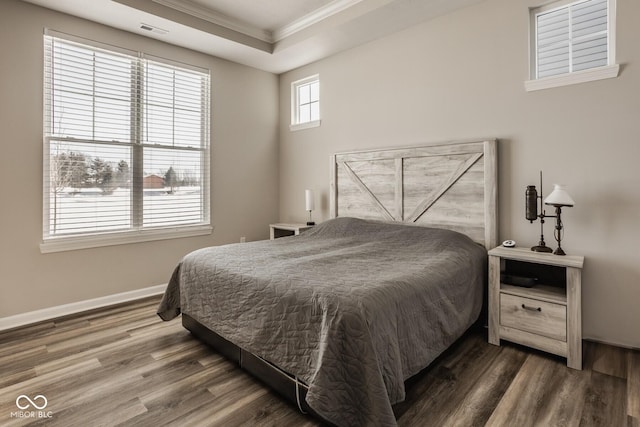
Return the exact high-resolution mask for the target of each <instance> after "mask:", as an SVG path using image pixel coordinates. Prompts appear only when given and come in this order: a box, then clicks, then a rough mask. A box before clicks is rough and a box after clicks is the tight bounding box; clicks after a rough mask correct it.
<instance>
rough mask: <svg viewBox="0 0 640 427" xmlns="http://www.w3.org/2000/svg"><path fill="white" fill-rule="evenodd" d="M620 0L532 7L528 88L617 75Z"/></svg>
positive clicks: (581, 0)
mask: <svg viewBox="0 0 640 427" xmlns="http://www.w3.org/2000/svg"><path fill="white" fill-rule="evenodd" d="M618 69H619V67H618V65H616V64H615V0H579V1H568V0H559V1H555V2H552V3H550V4H547V5H545V6H541V7H537V8H534V9H531V80H530V81H528V82H526V83H525V86H526V88H527V90H536V89H545V88H548V87H554V86H563V85H567V84H573V83H581V82H586V81H591V80H599V79H604V78H610V77H616V76H617V75H618Z"/></svg>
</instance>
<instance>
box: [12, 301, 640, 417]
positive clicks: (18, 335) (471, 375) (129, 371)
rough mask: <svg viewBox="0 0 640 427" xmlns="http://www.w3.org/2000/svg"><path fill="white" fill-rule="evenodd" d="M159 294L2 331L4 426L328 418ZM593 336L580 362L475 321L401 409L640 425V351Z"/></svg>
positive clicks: (410, 390) (418, 413) (405, 413)
mask: <svg viewBox="0 0 640 427" xmlns="http://www.w3.org/2000/svg"><path fill="white" fill-rule="evenodd" d="M158 302H159V298H151V299H147V300H143V301H138V302H134V303H130V304H126V305H122V306H118V307H112V308H108V309H104V310H100V311H94V312H90V313H85V314H81V315H78V316H75V317H68V318H64V319H59V320H57V321H51V322H45V323H41V324H37V325H33V326H29V327H25V328H20V329H16V330H12V331H6V332H4V333H2V332H0V426H13V425H16V426H18V425H32V426H36V425H47V426H49V425H50V426H65V427H69V426H115V425H122V426H154V427H156V426H181V427H182V426H225V427H226V426H274V427H275V426H278V427H280V426H321V425H322V423H321V422H319V421H317V420H314V419H312V418H310V417H308V416H306V415H303V414H301V413H299V412H298V410H297V409H296V407H295V406H293V405H291V404H289V403H287V402H285V401H284V400H282V399H281V398H280V397H279V396H278V395H276V394H274V393H273V392H271V391H270V390H269V389H268V388H267V387H265V386H264V385H262V384H261V383H260V382H258V381H257V380H255V379H253V378H252V377H251V376H250V375H248V374H246V373H244V372H242V371H241V370H240V369H239V368H238V367H237V366H236V365H234V364H233V363H230V362H229V361H227V360H226V359H224V358H223V357H221V356H220V355H218V354H216V353H215V352H213V351H212V350H210V349H209V348H208V347H206V346H205V345H203V344H201V343H200V342H199V341H197V340H196V339H195V338H193V337H192V336H191V335H190V334H189V332H188V331H186V330H185V329H183V328H182V326H181V324H180V320H179V319H177V320H174V321H171V322H162V321H161V320H160V319H159V318H158V317H157V316H156V315H155V309H156V306H157V304H158ZM584 345H585V348H584V370H582V371H576V370H573V369H569V368H567V367H566V366H565V363H566V361H565V359H562V358H558V357H555V356H552V355H548V354H546V353H541V352H537V351H534V350H530V349H527V348H525V347H520V346H517V345H512V344H508V343H504V342H503V345H502V346H501V347H497V346H493V345H490V344H488V343H487V340H486V334H485V332H484V331H482V330H475V331H471V332H469V333H468V334H467V335H465V336H464V337H463V338H462V339H460V340H459V341H458V342H457V343H456V344H455V345H454V346H453V347H452V348H451V349H450V350H449V351H447V352H446V353H445V354H444V355H442V356H441V357H440V358H439V359H438V360H437V361H435V362H434V363H433V364H432V365H431V366H430V367H429V368H427V369H426V370H424V371H423V372H422V373H420V374H419V375H417V376H416V377H414V378H412V379H411V380H409V381H408V383H407V400H406V401H405V402H402V403H400V404H398V405H396V406H395V408H394V410H395V412H396V416H397V418H398V425H399V426H421V427H422V426H485V425H487V426H519V427H520V426H545V427H546V426H607V427H609V426H613V427H617V426H620V427H625V426H626V427H640V352H639V351H633V350H627V349H621V348H617V347H612V346H607V345H603V344H596V343H591V342H585V344H584ZM20 395H25V396H27V397H29V398H32V399H33V401H34V403H36V404H38V405H39V406H41V405H42V403H43V399H42V398H40V399H39V400H38V399H35V396H37V395H43V396H45V397H46V399H47V401H48V402H47V406H46V408H44V409H42V411H39V410H38V409H36V408H34V407H30V408H27V409H25V410H24V411H22V412H23V414H22V418H20V409H19V408H17V406H16V399H17V398H18V396H20ZM19 403H20V404H21V406H26V404H29V402H28V401H27V400H25V399H24V398H21V400H20V402H19ZM31 411H33V414H31V413H30V412H31ZM39 412H41V413H39ZM25 413H26V414H27V415H25ZM41 415H45V416H48V417H46V418H43V417H40V416H41Z"/></svg>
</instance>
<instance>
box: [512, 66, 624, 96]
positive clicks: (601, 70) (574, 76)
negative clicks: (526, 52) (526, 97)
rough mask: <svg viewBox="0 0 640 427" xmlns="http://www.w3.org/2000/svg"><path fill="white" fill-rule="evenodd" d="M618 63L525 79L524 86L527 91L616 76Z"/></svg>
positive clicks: (618, 69)
mask: <svg viewBox="0 0 640 427" xmlns="http://www.w3.org/2000/svg"><path fill="white" fill-rule="evenodd" d="M619 72H620V65H618V64H615V65H607V66H604V67H598V68H591V69H589V70H583V71H576V72H574V73H570V74H563V75H560V76H552V77H545V78H543V79H537V80H527V81H526V82H524V88H525V89H526V91H527V92H531V91H534V90H542V89H549V88H552V87H560V86H568V85H573V84H578V83H585V82H591V81H594V80H603V79H611V78H614V77H618V73H619Z"/></svg>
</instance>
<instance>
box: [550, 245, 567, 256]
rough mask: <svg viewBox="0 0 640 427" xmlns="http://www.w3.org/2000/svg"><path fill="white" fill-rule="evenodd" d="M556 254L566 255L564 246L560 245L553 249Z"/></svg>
mask: <svg viewBox="0 0 640 427" xmlns="http://www.w3.org/2000/svg"><path fill="white" fill-rule="evenodd" d="M553 254H554V255H566V253H564V251H563V250H562V248H561V247H560V246H558V248H557V249H556V250H555V251H553Z"/></svg>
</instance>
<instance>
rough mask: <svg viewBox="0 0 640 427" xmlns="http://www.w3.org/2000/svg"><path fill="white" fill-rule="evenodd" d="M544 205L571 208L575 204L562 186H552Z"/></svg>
mask: <svg viewBox="0 0 640 427" xmlns="http://www.w3.org/2000/svg"><path fill="white" fill-rule="evenodd" d="M544 204H545V205H552V206H573V205H574V204H575V202H574V201H573V199H572V198H571V196H570V195H569V193H567V190H565V188H564V186H563V185H559V184H554V185H553V191H552V192H551V194H549V195H548V196H547V198H546V199H544Z"/></svg>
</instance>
